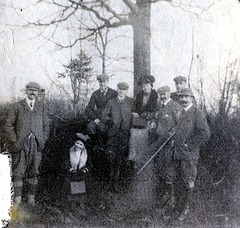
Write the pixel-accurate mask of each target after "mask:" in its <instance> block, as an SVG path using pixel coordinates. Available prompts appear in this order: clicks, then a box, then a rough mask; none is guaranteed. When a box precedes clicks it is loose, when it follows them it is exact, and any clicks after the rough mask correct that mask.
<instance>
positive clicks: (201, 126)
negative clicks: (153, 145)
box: [165, 88, 210, 221]
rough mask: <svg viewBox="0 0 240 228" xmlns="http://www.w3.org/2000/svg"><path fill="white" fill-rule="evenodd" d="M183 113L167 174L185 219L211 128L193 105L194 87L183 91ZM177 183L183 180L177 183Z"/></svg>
mask: <svg viewBox="0 0 240 228" xmlns="http://www.w3.org/2000/svg"><path fill="white" fill-rule="evenodd" d="M179 99H180V104H181V105H182V108H183V110H182V111H181V113H180V116H179V119H178V121H177V125H176V126H175V127H174V128H175V135H174V136H173V138H172V142H171V146H172V150H171V161H170V163H169V164H168V166H167V167H166V170H165V177H166V179H167V181H168V182H169V183H170V184H171V185H173V187H174V190H175V199H176V205H175V211H174V212H175V215H177V216H178V220H179V221H182V220H184V219H185V218H186V216H187V214H188V212H189V203H190V201H191V194H192V191H193V189H194V185H195V179H196V175H197V165H198V159H199V150H200V146H201V145H203V144H204V143H206V142H207V140H208V139H209V137H210V130H209V127H208V124H207V119H206V117H205V115H204V113H203V112H202V111H201V110H200V109H198V108H197V107H196V106H194V105H193V99H194V95H193V92H192V90H191V89H190V88H183V89H181V90H180V91H179ZM176 183H181V185H179V184H178V185H177V184H176Z"/></svg>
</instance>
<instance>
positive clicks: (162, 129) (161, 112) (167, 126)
mask: <svg viewBox="0 0 240 228" xmlns="http://www.w3.org/2000/svg"><path fill="white" fill-rule="evenodd" d="M181 110H182V106H181V105H180V104H178V103H177V102H175V101H173V100H172V99H171V100H170V101H169V102H168V103H167V104H166V105H163V104H161V105H160V107H159V108H158V111H157V112H156V115H155V118H156V119H155V120H154V121H155V123H156V124H157V129H156V134H157V135H158V137H161V138H165V137H166V136H167V134H168V132H169V131H171V129H172V128H173V127H174V126H175V125H176V124H177V121H178V118H179V116H180V112H181Z"/></svg>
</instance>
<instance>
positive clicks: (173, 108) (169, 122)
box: [150, 86, 182, 207]
mask: <svg viewBox="0 0 240 228" xmlns="http://www.w3.org/2000/svg"><path fill="white" fill-rule="evenodd" d="M157 93H158V95H159V98H160V103H159V106H158V111H157V112H156V114H155V119H154V120H153V121H152V122H151V123H150V127H151V128H152V130H155V131H154V134H152V137H151V140H152V141H154V142H153V144H152V149H153V150H154V151H157V150H158V148H159V147H160V146H161V145H162V144H163V143H164V142H165V141H166V139H167V138H168V137H169V136H170V134H171V133H172V131H173V130H174V128H175V126H176V124H177V121H178V118H179V115H180V112H181V110H182V107H181V105H180V104H179V103H177V102H175V101H173V100H172V99H171V98H170V94H171V93H170V87H169V86H162V87H160V88H159V89H158V90H157ZM170 162H171V145H170V144H167V145H166V146H165V147H164V148H163V150H162V151H161V152H160V153H159V154H158V156H157V157H156V158H155V160H154V173H155V178H156V181H157V185H156V194H157V199H159V200H161V201H160V202H161V203H160V204H159V203H158V202H157V205H159V206H160V207H161V206H163V205H164V204H165V203H168V204H169V206H170V204H171V195H172V190H173V189H172V186H171V185H169V183H168V181H167V180H166V178H165V176H164V175H163V173H164V171H165V170H166V168H167V167H168V165H169V163H170Z"/></svg>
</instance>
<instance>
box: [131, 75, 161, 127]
mask: <svg viewBox="0 0 240 228" xmlns="http://www.w3.org/2000/svg"><path fill="white" fill-rule="evenodd" d="M154 81H155V78H154V77H153V76H151V75H150V76H148V77H145V78H144V80H143V81H142V91H141V92H140V93H139V94H138V95H137V96H136V100H135V102H134V113H133V116H134V119H135V118H136V119H137V118H140V119H141V120H142V121H141V123H140V121H136V123H138V122H139V124H136V125H142V127H145V126H146V122H147V120H149V119H152V117H153V115H154V113H155V111H156V109H157V101H158V95H157V92H156V90H154V89H153V83H154ZM134 122H135V121H134Z"/></svg>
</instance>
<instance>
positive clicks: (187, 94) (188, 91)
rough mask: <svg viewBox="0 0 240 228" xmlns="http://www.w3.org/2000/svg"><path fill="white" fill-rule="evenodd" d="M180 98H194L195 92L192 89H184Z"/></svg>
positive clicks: (180, 93)
mask: <svg viewBox="0 0 240 228" xmlns="http://www.w3.org/2000/svg"><path fill="white" fill-rule="evenodd" d="M178 95H179V96H191V97H194V95H193V92H192V90H191V89H190V88H183V89H181V90H180V92H179V94H178Z"/></svg>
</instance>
